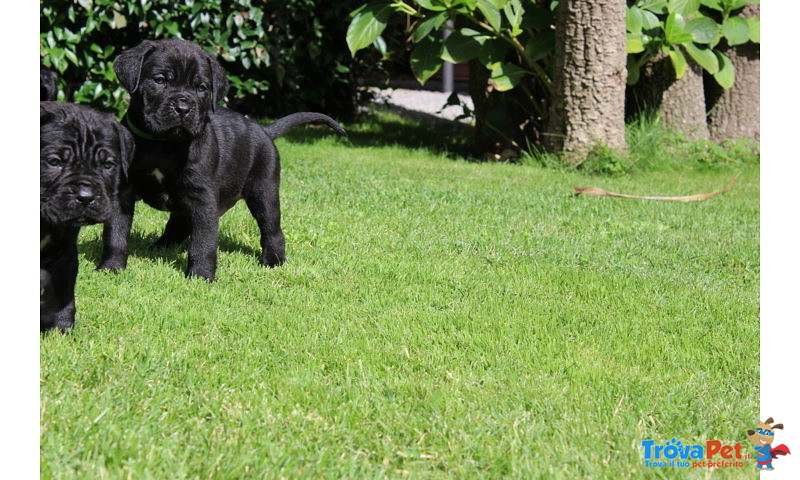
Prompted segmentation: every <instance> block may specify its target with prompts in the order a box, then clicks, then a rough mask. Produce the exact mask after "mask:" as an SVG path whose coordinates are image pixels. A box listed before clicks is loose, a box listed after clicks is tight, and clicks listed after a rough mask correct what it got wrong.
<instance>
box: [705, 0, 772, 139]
mask: <svg viewBox="0 0 800 480" xmlns="http://www.w3.org/2000/svg"><path fill="white" fill-rule="evenodd" d="M760 13H761V11H760V6H759V5H758V4H751V5H748V6H746V7H745V8H744V10H742V13H741V14H740V16H742V17H750V18H753V17H758V16H759V15H760ZM723 52H724V53H725V54H726V55H727V56H728V58H730V59H731V63H733V66H734V68H735V69H736V82H735V83H734V85H733V87H731V88H729V89H723V88H722V87H720V86H719V85H717V83H716V82H715V81H714V79H713V78H711V79H709V80H710V81H709V84H708V88H707V89H706V92H707V94H708V97H707V102H708V106H709V118H708V128H709V130H710V133H711V139H712V140H714V141H716V142H721V141H724V140H734V139H738V138H743V139H747V140H753V141H756V142H758V141H759V140H760V139H761V124H760V121H759V116H760V113H761V110H760V108H759V99H760V89H761V74H760V68H761V47H760V45H759V44H757V43H752V42H748V43H745V44H743V45H737V46H735V47H727V48H725V49H723Z"/></svg>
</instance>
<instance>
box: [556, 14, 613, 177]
mask: <svg viewBox="0 0 800 480" xmlns="http://www.w3.org/2000/svg"><path fill="white" fill-rule="evenodd" d="M625 12H626V9H625V2H624V1H623V0H606V1H603V0H562V1H561V3H560V4H559V6H558V12H557V15H556V17H557V24H556V45H555V69H554V72H555V73H554V79H553V80H554V85H553V86H554V89H553V103H552V104H551V110H550V120H549V126H548V129H547V132H548V133H547V134H546V136H545V142H546V144H547V146H548V147H549V149H551V150H553V151H556V152H559V151H563V152H565V153H567V158H568V159H569V160H571V161H575V162H580V161H582V160H583V158H584V157H585V155H586V153H587V152H588V151H589V150H591V149H592V148H593V147H595V146H596V145H605V146H607V147H609V148H611V149H613V150H616V151H623V150H625V149H626V144H625V119H624V113H625V79H626V75H627V74H626V70H625V60H626V49H625Z"/></svg>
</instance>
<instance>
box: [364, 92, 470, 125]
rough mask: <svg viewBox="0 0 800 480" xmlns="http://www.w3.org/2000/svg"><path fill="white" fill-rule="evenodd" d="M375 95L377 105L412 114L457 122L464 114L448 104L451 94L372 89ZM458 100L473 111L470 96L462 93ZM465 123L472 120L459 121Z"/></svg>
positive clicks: (459, 107) (459, 109)
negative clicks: (418, 113) (457, 118)
mask: <svg viewBox="0 0 800 480" xmlns="http://www.w3.org/2000/svg"><path fill="white" fill-rule="evenodd" d="M370 90H371V91H372V92H373V93H374V94H375V103H377V104H379V105H386V106H388V107H390V108H391V107H394V108H400V109H403V110H409V111H412V112H420V113H424V114H428V115H433V116H435V117H438V118H443V119H446V120H455V119H456V117H458V116H459V115H461V114H463V113H464V110H463V108H461V106H459V105H449V106H447V107H446V108H442V107H444V106H445V104H447V98H448V97H449V96H450V94H449V93H444V92H437V91H431V90H409V89H406V88H374V87H373V88H371V89H370ZM458 99H459V100H460V101H461V103H463V104H466V105H467V106H468V107H469V108H470V109H472V98H470V96H469V95H466V94H463V93H460V94H458ZM459 121H460V122H463V123H468V124H469V123H471V122H472V120H471V119H462V120H459Z"/></svg>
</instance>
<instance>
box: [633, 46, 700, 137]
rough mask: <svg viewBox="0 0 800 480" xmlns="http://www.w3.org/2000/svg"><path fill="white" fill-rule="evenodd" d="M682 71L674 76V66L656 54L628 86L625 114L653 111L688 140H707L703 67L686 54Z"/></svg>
mask: <svg viewBox="0 0 800 480" xmlns="http://www.w3.org/2000/svg"><path fill="white" fill-rule="evenodd" d="M686 62H687V65H686V73H684V74H683V77H681V78H680V79H676V78H675V68H674V67H673V66H672V62H671V61H670V59H669V57H668V56H667V55H666V54H663V53H661V54H659V55H657V56H655V57H654V58H653V59H651V60H650V61H649V62H647V63H646V64H645V65H644V66H643V67H642V71H641V74H640V77H639V81H638V82H637V83H636V85H633V86H631V87H629V92H628V106H627V109H628V116H635V115H637V114H640V113H642V112H647V111H650V110H652V111H656V112H659V114H660V116H661V122H662V124H663V125H664V126H665V127H667V128H669V129H671V130H674V131H676V132H678V133H680V134H682V135H683V136H685V137H686V138H687V139H689V140H701V139H708V138H709V135H708V126H707V125H706V106H705V105H706V104H705V99H704V95H703V69H702V68H701V67H700V66H699V65H697V63H695V61H694V60H693V59H692V58H691V57H689V56H688V55H686Z"/></svg>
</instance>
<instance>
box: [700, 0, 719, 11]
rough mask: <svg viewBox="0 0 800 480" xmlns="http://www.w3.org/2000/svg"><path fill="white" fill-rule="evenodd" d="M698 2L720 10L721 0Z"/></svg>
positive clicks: (701, 0)
mask: <svg viewBox="0 0 800 480" xmlns="http://www.w3.org/2000/svg"><path fill="white" fill-rule="evenodd" d="M700 3H701V4H703V5H705V6H706V7H708V8H711V9H714V10H716V11H718V12H721V11H722V0H700Z"/></svg>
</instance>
